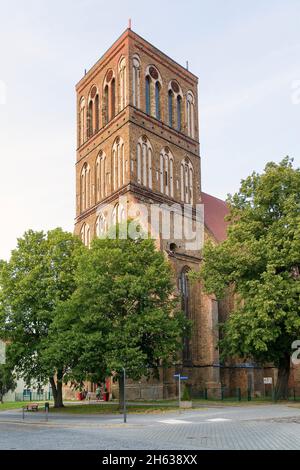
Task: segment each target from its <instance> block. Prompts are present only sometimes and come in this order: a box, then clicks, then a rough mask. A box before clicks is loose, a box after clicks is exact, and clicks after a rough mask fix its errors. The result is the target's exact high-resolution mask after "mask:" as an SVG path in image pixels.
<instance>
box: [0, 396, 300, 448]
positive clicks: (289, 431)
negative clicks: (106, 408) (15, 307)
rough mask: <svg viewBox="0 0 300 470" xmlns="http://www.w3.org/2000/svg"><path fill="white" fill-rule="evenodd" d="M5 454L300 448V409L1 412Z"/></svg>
mask: <svg viewBox="0 0 300 470" xmlns="http://www.w3.org/2000/svg"><path fill="white" fill-rule="evenodd" d="M0 449H104V450H114V449H121V450H125V449H126V450H128V449H129V450H130V449H153V450H158V449H162V450H171V449H174V450H180V449H187V450H188V449H199V450H200V449H300V408H296V407H292V406H286V405H259V406H257V405H252V406H247V407H229V406H225V407H222V408H221V407H218V408H213V407H211V408H203V409H197V410H192V411H185V412H181V413H179V412H177V413H175V412H167V413H160V414H146V415H142V414H136V415H129V416H128V423H127V424H124V423H122V416H120V415H92V416H91V415H69V414H68V415H66V414H55V415H51V414H50V416H49V421H48V422H46V421H45V415H44V414H43V413H27V414H26V416H25V420H24V422H23V421H22V413H21V412H20V411H16V410H13V411H12V410H11V411H3V412H1V413H0Z"/></svg>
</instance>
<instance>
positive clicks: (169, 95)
mask: <svg viewBox="0 0 300 470" xmlns="http://www.w3.org/2000/svg"><path fill="white" fill-rule="evenodd" d="M173 100H174V93H173V91H172V90H169V93H168V107H169V126H170V127H173Z"/></svg>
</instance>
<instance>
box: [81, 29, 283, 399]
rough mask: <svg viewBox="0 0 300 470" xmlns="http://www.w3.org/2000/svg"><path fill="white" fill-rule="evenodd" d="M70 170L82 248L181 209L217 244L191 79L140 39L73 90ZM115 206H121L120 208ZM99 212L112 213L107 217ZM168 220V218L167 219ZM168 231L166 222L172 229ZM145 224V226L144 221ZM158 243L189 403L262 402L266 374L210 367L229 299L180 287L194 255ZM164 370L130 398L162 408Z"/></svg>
mask: <svg viewBox="0 0 300 470" xmlns="http://www.w3.org/2000/svg"><path fill="white" fill-rule="evenodd" d="M76 92H77V117H78V120H77V122H78V125H77V160H76V224H75V233H76V234H78V235H79V236H80V237H81V239H82V241H83V242H84V243H85V244H86V245H89V244H90V241H91V240H92V239H93V237H96V236H100V235H102V234H103V233H105V231H106V230H107V228H108V227H109V225H110V224H114V223H116V222H117V221H121V220H123V219H124V217H125V216H126V214H127V213H128V211H129V209H130V208H131V207H133V206H134V205H135V204H137V203H138V204H143V205H144V206H146V207H150V206H151V205H155V204H156V205H164V207H165V208H166V210H168V207H170V211H171V207H174V204H175V205H176V207H179V208H180V207H181V206H183V205H190V206H191V211H190V218H191V220H192V221H193V219H194V217H195V211H196V206H197V205H199V204H203V205H204V240H207V239H208V238H210V239H212V240H213V241H214V242H215V243H219V242H221V241H222V240H224V239H225V238H226V223H225V221H224V217H225V216H226V213H227V207H226V204H225V202H223V201H221V200H220V199H217V198H215V197H213V196H211V195H208V194H206V193H204V192H202V190H201V159H200V145H199V124H198V122H199V120H198V78H197V77H196V76H195V75H194V74H193V73H192V72H190V71H189V70H187V68H184V67H182V66H181V65H179V64H178V63H177V62H175V61H174V60H173V59H171V58H170V57H168V56H167V55H166V54H164V53H163V52H161V51H160V50H159V49H157V48H156V47H154V46H153V45H151V44H150V43H149V42H147V41H146V40H145V39H143V38H142V37H140V36H139V35H138V34H136V33H135V32H133V31H132V30H131V29H130V28H129V29H127V30H126V31H125V32H124V33H123V34H122V35H121V36H120V37H119V39H117V41H116V42H115V43H114V44H113V45H112V46H111V47H110V49H109V50H108V51H107V52H106V53H105V54H104V55H103V56H102V57H101V59H100V60H98V62H97V63H96V64H95V65H94V66H93V67H92V68H91V69H90V70H89V71H88V72H87V73H86V74H85V76H84V77H83V78H82V79H81V80H80V82H79V83H78V84H77V86H76ZM120 201H124V202H122V203H121V202H120ZM109 208H113V209H112V210H111V209H109ZM171 220H172V218H171ZM173 221H174V219H173ZM146 224H148V225H150V226H151V220H150V218H149V217H148V219H147V222H146ZM172 234H173V231H172V230H171V234H170V236H169V238H167V239H166V238H164V237H162V236H161V234H160V233H159V234H158V235H159V236H158V237H157V247H158V249H160V250H163V251H164V252H165V255H166V256H167V257H168V259H169V261H170V263H171V264H172V266H173V271H174V282H176V285H177V288H178V291H179V292H180V294H181V297H182V307H183V310H184V312H185V314H186V315H187V317H188V318H189V319H191V320H192V323H193V330H192V336H191V338H190V340H189V341H185V344H184V348H183V353H182V360H181V361H179V364H178V365H177V366H176V372H178V371H180V372H182V373H183V374H184V375H187V376H188V383H189V385H190V386H191V389H192V391H193V393H195V394H197V392H199V393H200V391H201V390H204V389H205V388H206V389H208V393H209V394H211V395H217V394H219V391H220V388H221V385H223V386H225V387H226V388H227V389H228V390H230V389H232V390H233V389H235V387H241V388H242V392H243V391H246V390H247V389H248V388H251V390H252V391H253V393H258V394H259V393H263V392H264V385H263V377H264V376H266V375H267V376H270V377H272V378H273V380H274V370H273V368H272V367H271V368H269V369H268V370H266V369H265V370H264V369H261V368H259V367H256V366H255V365H254V364H239V363H235V364H229V365H226V366H224V365H222V366H221V365H220V363H219V352H218V348H217V344H218V327H217V325H218V323H219V321H222V320H224V318H226V315H228V311H229V309H230V299H229V300H228V301H224V302H217V301H216V300H215V299H214V298H212V297H211V296H207V295H205V294H204V293H203V291H202V289H201V285H200V284H197V285H196V284H193V285H191V283H190V282H189V280H188V272H189V270H195V271H197V270H199V266H200V264H201V249H199V250H191V249H190V248H189V247H188V245H187V243H186V242H185V240H184V239H181V240H180V239H179V240H178V239H175V237H174V236H172ZM174 372H175V368H174V369H168V370H162V371H161V377H160V380H159V381H155V380H152V381H146V380H142V381H141V382H140V383H130V384H129V386H128V387H129V393H130V395H129V396H130V397H131V398H144V399H146V398H163V397H165V398H167V397H172V396H174V395H175V393H176V383H175V380H174V377H173V374H174Z"/></svg>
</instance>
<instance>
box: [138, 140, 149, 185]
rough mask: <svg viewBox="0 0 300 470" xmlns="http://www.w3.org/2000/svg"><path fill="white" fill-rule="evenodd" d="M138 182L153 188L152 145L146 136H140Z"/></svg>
mask: <svg viewBox="0 0 300 470" xmlns="http://www.w3.org/2000/svg"><path fill="white" fill-rule="evenodd" d="M136 161H137V182H138V183H139V184H142V185H143V186H146V187H148V188H150V189H152V146H151V143H150V141H149V139H148V138H147V137H146V136H143V137H140V138H139V140H138V143H137V148H136Z"/></svg>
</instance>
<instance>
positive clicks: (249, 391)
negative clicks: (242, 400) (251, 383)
mask: <svg viewBox="0 0 300 470" xmlns="http://www.w3.org/2000/svg"><path fill="white" fill-rule="evenodd" d="M247 395H248V401H251V389H250V388H248V391H247Z"/></svg>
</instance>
